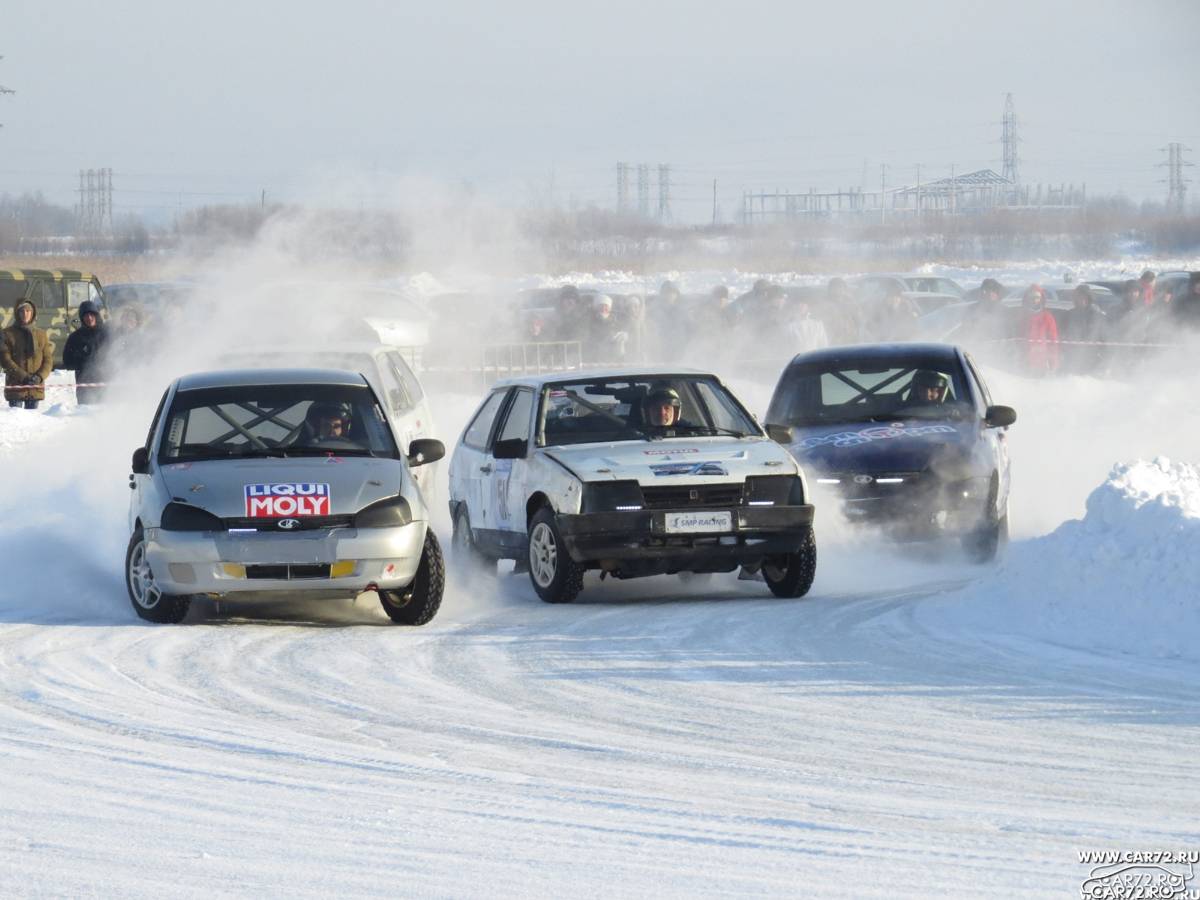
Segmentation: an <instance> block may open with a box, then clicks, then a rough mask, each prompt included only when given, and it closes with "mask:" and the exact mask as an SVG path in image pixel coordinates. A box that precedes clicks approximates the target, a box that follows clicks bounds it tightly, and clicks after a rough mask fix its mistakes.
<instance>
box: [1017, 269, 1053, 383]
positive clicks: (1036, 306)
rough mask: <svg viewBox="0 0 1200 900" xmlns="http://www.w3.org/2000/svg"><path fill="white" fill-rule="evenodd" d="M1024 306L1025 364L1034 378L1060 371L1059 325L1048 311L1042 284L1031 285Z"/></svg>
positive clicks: (1026, 293)
mask: <svg viewBox="0 0 1200 900" xmlns="http://www.w3.org/2000/svg"><path fill="white" fill-rule="evenodd" d="M1023 306H1024V307H1025V334H1024V338H1025V347H1026V357H1025V359H1026V363H1027V365H1028V367H1029V371H1030V373H1031V374H1033V375H1049V374H1051V373H1052V372H1057V371H1058V364H1059V346H1058V323H1057V322H1055V320H1054V316H1053V314H1051V312H1050V310H1048V309H1046V293H1045V291H1043V290H1042V286H1041V285H1040V284H1031V285H1030V286H1029V288H1028V290H1026V291H1025V296H1024V298H1023Z"/></svg>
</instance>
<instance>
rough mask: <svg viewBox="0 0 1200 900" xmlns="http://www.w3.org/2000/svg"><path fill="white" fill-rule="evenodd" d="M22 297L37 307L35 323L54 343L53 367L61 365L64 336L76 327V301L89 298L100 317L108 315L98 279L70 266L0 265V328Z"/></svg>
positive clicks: (77, 325)
mask: <svg viewBox="0 0 1200 900" xmlns="http://www.w3.org/2000/svg"><path fill="white" fill-rule="evenodd" d="M21 300H30V301H32V303H33V305H34V308H35V309H36V310H37V321H36V324H37V326H38V327H39V328H44V329H45V330H46V332H47V336H48V337H49V338H50V342H51V343H52V344H53V345H54V368H56V369H61V368H62V358H63V347H64V346H65V345H66V343H67V337H68V336H70V334H71V332H72V331H74V330H75V329H76V328H78V327H79V305H80V304H81V303H83V301H84V300H91V301H92V302H93V303H94V304H96V306H98V307H99V308H100V317H101V318H102V319H107V318H108V309H107V305H106V302H105V296H104V289H103V288H102V287H101V286H100V280H99V279H98V278H96V276H95V275H92V274H89V273H88V272H78V271H75V270H72V269H54V270H53V271H50V270H47V269H0V328H7V327H8V326H9V325H11V324H12V322H13V312H14V310H15V308H16V305H17V303H18V302H19V301H21Z"/></svg>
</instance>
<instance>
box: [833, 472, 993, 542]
mask: <svg viewBox="0 0 1200 900" xmlns="http://www.w3.org/2000/svg"><path fill="white" fill-rule="evenodd" d="M815 491H816V493H817V497H818V498H821V497H824V498H826V500H827V502H828V503H829V505H830V506H833V507H836V508H838V509H840V510H841V513H842V515H843V517H844V518H845V519H846V521H847V522H849V523H850V524H851V525H863V526H871V527H875V528H879V529H881V530H882V531H883V532H884V533H885V534H886V535H887V536H888V537H889V538H892V539H893V540H898V541H925V540H936V539H937V538H941V537H955V536H959V535H964V534H969V533H970V532H973V531H975V530H976V529H978V528H979V527H980V525H981V524H982V523H983V522H985V521H986V519H987V508H988V500H989V485H988V482H987V480H986V479H969V480H965V481H961V482H940V481H936V480H932V479H928V478H923V479H921V480H919V481H917V482H913V483H902V484H896V485H875V484H872V485H868V486H865V487H862V486H857V485H853V484H852V483H851V484H850V485H846V484H842V485H827V484H821V483H819V482H818V483H817V484H816V485H815Z"/></svg>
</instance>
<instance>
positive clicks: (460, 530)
mask: <svg viewBox="0 0 1200 900" xmlns="http://www.w3.org/2000/svg"><path fill="white" fill-rule="evenodd" d="M450 548H451V550H452V551H453V553H454V561H455V563H457V564H458V565H460V566H465V567H466V568H467V570H468V571H470V572H483V573H486V574H489V575H495V574H496V560H494V559H492V558H491V557H489V556H487V554H485V553H484V552H483V551H482V550H480V549H479V545H478V544H477V543H475V535H474V532H472V531H471V514H470V513H468V512H467V505H466V504H465V503H463V504H461V505H460V506H459V507H458V512H457V513H456V514H455V516H454V532H453V533H452V534H451V536H450Z"/></svg>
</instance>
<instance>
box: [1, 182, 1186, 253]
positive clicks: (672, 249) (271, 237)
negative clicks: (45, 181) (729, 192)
mask: <svg viewBox="0 0 1200 900" xmlns="http://www.w3.org/2000/svg"><path fill="white" fill-rule="evenodd" d="M417 215H420V214H416V215H415V214H412V213H403V212H400V211H397V210H386V209H359V210H352V209H337V208H334V209H318V208H311V207H303V206H297V205H283V204H241V205H238V204H227V205H217V206H202V207H197V208H194V209H189V210H186V211H184V212H182V213H181V214H180V215H179V216H178V217H177V218H176V219H175V221H174V222H172V223H171V224H169V225H164V226H159V227H154V228H151V227H147V226H146V224H145V223H144V222H143V221H142V220H141V219H140V218H138V217H137V216H134V215H131V214H127V215H124V216H121V217H120V218H119V219H118V220H116V221H115V222H114V227H113V233H112V234H106V235H78V234H76V233H75V231H76V220H75V215H74V211H73V210H71V209H68V208H67V207H65V206H59V205H57V204H54V203H51V202H49V201H47V200H46V199H45V197H44V196H43V195H42V194H41V193H24V194H19V195H13V194H0V252H3V253H33V254H54V253H60V254H61V253H72V252H88V253H110V254H115V255H139V254H144V253H147V252H151V251H153V252H176V251H181V252H188V253H200V254H205V253H211V252H217V251H220V250H224V249H227V248H230V247H239V246H247V245H249V244H251V243H253V242H257V241H261V240H268V241H271V242H272V243H273V245H274V246H276V247H278V248H279V249H280V250H281V251H284V252H287V253H290V254H293V255H295V256H296V257H297V258H302V259H307V260H311V259H320V258H328V259H331V260H333V259H356V260H360V261H362V262H364V263H372V264H382V265H386V266H391V267H393V268H394V267H396V266H403V265H406V264H413V265H423V266H430V267H432V266H435V265H437V264H438V262H441V261H445V260H447V259H454V258H455V257H453V256H452V255H451V253H452V251H453V245H454V244H455V243H458V244H465V245H469V249H470V252H472V253H474V252H476V251H478V255H479V256H480V257H483V258H489V257H488V254H489V253H492V252H493V251H495V250H496V249H498V248H501V247H502V246H503V248H504V250H505V251H507V252H508V253H509V258H511V260H512V261H513V262H514V263H516V264H517V265H526V266H548V267H550V268H552V269H555V270H563V271H567V270H570V269H586V268H596V267H605V266H613V267H621V268H627V269H633V270H639V269H656V268H658V269H661V268H665V267H685V266H703V265H706V264H714V263H720V264H723V265H725V264H728V265H745V266H754V267H759V268H761V269H763V270H764V271H765V270H771V269H781V268H791V269H796V270H801V271H802V270H805V269H808V268H811V267H812V265H814V264H822V263H828V261H829V260H831V259H836V258H839V257H845V258H859V259H860V258H863V257H875V258H877V259H881V260H895V261H897V262H901V261H905V260H921V261H936V260H943V261H951V260H989V259H992V260H998V259H1010V258H1017V257H1022V256H1031V255H1046V254H1056V255H1062V256H1071V257H1080V258H1087V257H1103V256H1111V255H1113V254H1115V253H1118V252H1120V251H1121V250H1122V249H1123V248H1127V247H1128V246H1138V247H1141V248H1143V249H1145V250H1146V251H1148V252H1153V253H1161V254H1179V253H1187V252H1191V251H1195V250H1200V215H1198V214H1197V212H1196V211H1195V210H1194V209H1193V210H1192V211H1190V212H1189V213H1188V214H1184V215H1179V214H1171V213H1169V212H1168V211H1167V210H1166V209H1165V208H1164V207H1163V205H1162V204H1155V203H1143V204H1135V203H1133V202H1131V201H1129V200H1127V199H1125V198H1122V197H1092V198H1090V199H1089V202H1088V204H1087V206H1086V207H1084V208H1082V209H1071V210H1054V211H1045V210H1040V211H1036V212H1035V211H1020V210H1003V209H997V210H993V211H991V212H989V213H987V214H983V215H978V216H939V215H927V216H924V217H922V218H921V219H919V220H918V219H915V218H912V217H901V216H893V217H892V218H890V219H889V220H888V221H886V222H878V221H869V220H865V219H858V220H840V221H839V220H830V219H819V218H812V219H800V220H796V221H790V222H779V223H774V224H757V225H755V226H753V227H744V226H741V225H717V226H702V227H697V226H685V225H669V224H662V223H657V222H653V221H650V220H647V219H644V218H640V217H638V216H633V215H629V214H618V213H615V212H613V211H611V210H604V209H599V208H585V209H579V210H572V211H565V210H561V209H541V210H536V209H535V210H524V211H521V212H514V213H512V214H511V215H507V219H508V227H501V226H502V225H503V223H501V222H499V220H500V219H501V218H504V216H498V215H497V214H496V213H495V212H492V213H491V214H483V213H480V212H479V211H478V210H473V209H467V208H464V209H463V210H461V211H460V212H458V213H454V214H452V215H450V216H449V217H448V216H447V214H446V212H445V211H444V210H443V211H442V212H440V213H438V214H437V215H435V216H434V217H433V219H431V220H423V219H419V218H418V217H417ZM439 248H444V253H443V255H442V256H441V259H439V258H438V251H439ZM462 252H463V251H462V248H461V247H460V248H458V257H457V259H461V257H462ZM414 254H417V255H420V257H421V258H420V259H415V258H413V257H414Z"/></svg>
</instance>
